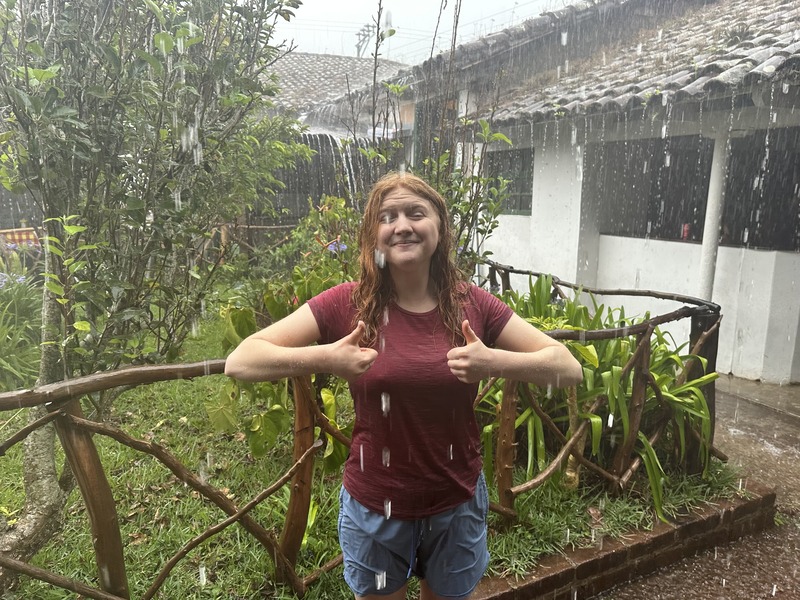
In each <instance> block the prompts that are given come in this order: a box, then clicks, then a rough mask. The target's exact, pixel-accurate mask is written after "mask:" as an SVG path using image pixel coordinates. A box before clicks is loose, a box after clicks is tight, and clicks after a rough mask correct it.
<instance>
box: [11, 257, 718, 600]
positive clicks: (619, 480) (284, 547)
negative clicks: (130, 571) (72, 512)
mask: <svg viewBox="0 0 800 600" xmlns="http://www.w3.org/2000/svg"><path fill="white" fill-rule="evenodd" d="M488 264H489V268H490V273H489V280H490V281H491V283H492V285H493V286H496V287H497V289H503V290H505V289H509V288H510V276H511V274H514V273H518V274H524V275H530V276H534V277H536V276H539V275H540V274H539V273H536V272H532V271H523V270H517V269H514V268H512V267H508V266H505V265H500V264H497V263H491V262H490V263H488ZM498 278H499V280H500V281H499V282H498ZM565 288H567V289H569V288H572V289H576V290H577V289H581V290H582V291H584V292H589V293H595V294H602V295H619V296H648V297H653V298H660V299H666V300H673V301H676V302H679V303H682V304H683V306H681V307H680V308H678V309H677V310H675V311H672V312H670V313H667V314H663V315H658V316H655V317H653V318H651V319H649V320H647V321H645V322H642V323H639V324H636V325H631V326H628V327H624V328H618V329H605V330H597V331H575V330H557V331H551V332H548V333H549V334H550V335H551V336H552V337H553V338H555V339H563V340H579V341H581V342H582V341H584V340H585V341H589V340H600V339H610V338H618V337H629V336H632V335H634V336H636V339H637V348H636V351H635V352H634V353H633V354H632V357H631V360H630V361H629V363H628V364H627V365H625V366H624V369H623V373H625V374H626V375H628V374H630V372H631V371H633V381H634V383H633V388H632V393H631V400H630V407H631V414H630V422H631V423H632V424H635V426H633V425H632V426H631V427H630V429H629V436H628V439H625V440H623V441H622V443H620V445H619V446H618V449H617V451H616V455H615V456H614V459H613V462H612V467H611V468H610V469H605V468H603V467H601V466H600V465H598V464H596V463H595V462H593V461H592V460H590V459H589V458H587V457H585V456H584V452H583V450H582V448H581V449H579V448H578V446H577V442H578V440H580V439H581V438H582V437H583V435H584V432H585V430H586V428H587V426H588V425H587V424H588V420H584V421H583V422H581V423H579V424H577V429H575V430H573V431H571V432H570V433H571V435H569V439H568V438H567V436H566V435H565V434H564V432H563V431H562V429H561V428H559V427H558V426H557V425H556V424H555V422H554V421H553V419H552V418H551V417H550V416H549V415H548V414H547V413H546V412H545V411H544V410H543V409H542V407H541V406H540V405H539V403H538V402H537V400H536V395H535V394H534V393H532V392H531V388H530V387H529V386H527V385H519V384H518V383H517V382H514V381H505V382H503V384H502V385H503V390H504V393H503V396H502V404H501V408H500V414H499V428H498V441H497V449H496V453H495V459H494V472H495V480H496V481H495V482H496V485H497V488H498V498H499V501H498V502H497V503H492V504H491V506H490V508H491V509H492V510H493V511H495V512H497V513H499V514H501V515H503V516H504V517H505V518H507V519H509V520H513V519H514V518H515V517H516V512H515V510H514V501H515V498H517V497H519V496H520V495H521V494H523V493H525V492H527V491H530V490H532V489H534V488H536V487H537V486H539V485H541V484H542V483H543V482H544V481H545V480H547V479H548V478H549V477H550V476H552V475H553V474H554V473H555V472H557V471H559V470H560V469H561V468H562V466H563V464H564V462H565V461H566V460H567V459H568V457H570V456H572V457H574V460H576V461H577V462H578V463H580V464H581V465H583V466H585V467H586V468H587V469H590V470H592V471H593V472H595V473H597V474H598V475H599V476H600V477H602V478H603V479H605V480H606V481H608V483H609V486H610V487H611V488H613V489H618V490H622V489H624V488H625V487H626V486H627V485H628V483H629V481H630V479H631V477H632V475H633V473H634V472H635V471H636V470H637V469H638V468H639V466H640V464H641V459H640V458H639V456H638V455H637V454H636V453H635V452H634V451H633V447H634V443H635V441H636V436H637V435H638V432H639V419H640V417H641V414H642V409H643V405H644V397H645V393H646V390H647V388H648V387H650V388H651V389H654V390H655V388H657V386H654V382H653V381H652V376H649V371H648V366H649V349H650V343H651V339H650V338H651V335H652V333H653V331H654V329H655V327H656V326H658V325H661V324H665V323H669V322H673V321H678V320H680V319H685V318H690V319H691V335H690V346H691V349H692V353H693V354H696V355H700V356H704V357H705V358H706V359H707V361H708V363H707V370H708V371H712V370H714V368H715V359H716V350H717V341H718V337H717V336H718V326H719V320H720V310H719V307H718V306H717V305H715V304H712V303H710V302H705V301H702V300H698V299H696V298H690V297H687V296H681V295H675V294H663V293H659V292H652V291H642V290H615V291H608V290H597V289H591V288H587V287H585V286H580V287H579V286H577V285H575V284H571V283H568V282H564V281H560V280H559V279H557V278H553V290H554V292H555V293H556V294H558V295H560V296H562V297H566V296H565V294H564V289H565ZM224 364H225V361H224V359H217V360H207V361H204V362H200V363H193V364H183V365H163V366H146V367H131V368H126V369H121V370H118V371H114V372H106V373H98V374H95V375H90V376H87V377H81V378H78V379H73V380H70V381H64V382H60V383H54V384H50V385H46V386H42V387H39V388H36V389H31V390H18V391H14V392H8V393H3V394H0V411H10V410H18V409H20V408H26V407H29V408H32V407H37V406H44V407H45V408H46V410H47V414H46V416H44V417H42V418H41V419H39V420H38V421H36V422H34V423H31V424H29V425H28V426H26V427H24V428H23V429H21V430H19V431H18V432H16V433H15V434H14V435H13V436H11V437H10V438H9V439H7V440H6V441H4V442H2V443H0V457H2V456H3V455H4V454H5V453H6V452H7V451H8V449H9V448H10V447H12V446H13V445H15V444H17V443H19V442H21V441H22V440H24V439H25V438H26V437H27V436H28V435H29V434H30V433H31V432H33V431H34V430H36V429H37V428H39V427H44V426H46V425H48V424H50V423H52V424H53V425H54V426H55V428H56V431H57V432H58V436H59V439H60V442H61V444H62V446H63V449H64V453H65V455H66V458H67V460H68V461H69V465H70V467H71V469H72V471H73V472H74V474H75V478H76V481H77V483H78V486H79V488H80V491H81V494H82V497H83V501H84V503H85V505H86V509H87V514H88V517H89V522H90V526H91V529H92V534H93V538H94V539H95V540H96V541H95V544H94V547H95V559H96V564H97V571H98V575H99V577H98V579H99V584H100V588H93V587H91V586H89V585H86V584H84V583H82V582H80V581H77V580H74V579H69V578H66V577H64V576H61V575H59V574H57V573H54V572H51V571H47V570H45V569H42V568H39V567H36V566H34V565H31V564H29V563H26V562H24V561H20V560H16V559H14V558H13V557H11V556H9V555H7V554H5V553H0V567H2V568H5V569H10V570H13V571H15V572H18V573H21V574H23V575H26V576H30V577H34V578H37V579H40V580H42V581H45V582H48V583H50V584H52V585H53V586H56V587H59V588H63V589H66V590H70V591H73V592H76V593H78V594H81V595H83V596H84V597H87V598H97V599H99V600H122V599H125V600H129V599H130V591H129V589H128V580H127V573H126V565H125V560H124V556H123V544H122V538H121V534H120V528H119V521H118V518H117V511H116V503H115V500H114V498H113V496H112V493H111V488H110V486H109V482H108V479H107V477H106V474H105V471H104V469H103V464H102V461H101V457H100V456H99V454H98V451H97V449H96V447H95V445H94V442H93V439H92V438H93V435H95V434H99V435H105V436H108V437H109V438H112V439H114V440H116V441H117V442H119V443H121V444H124V445H126V446H129V447H131V448H133V449H135V450H137V451H139V452H142V453H145V454H149V455H151V456H153V457H155V458H156V459H157V460H158V461H160V462H161V463H162V464H163V465H164V466H165V467H166V468H167V469H168V470H170V471H171V472H172V473H173V474H174V475H175V476H176V477H177V478H178V479H179V480H180V481H182V482H184V483H185V484H186V485H188V486H190V487H191V488H192V489H193V490H195V491H196V492H198V493H199V494H201V495H202V496H203V497H204V498H205V499H206V500H208V501H209V502H211V503H213V504H214V505H216V506H217V507H218V508H219V509H220V510H221V511H222V513H224V514H225V515H227V518H225V519H224V520H222V521H220V522H219V523H218V524H216V525H214V526H213V527H210V528H209V529H207V530H206V531H204V532H203V533H202V534H200V535H198V536H196V537H194V538H193V539H191V540H189V541H187V542H186V543H185V544H184V546H183V547H181V548H180V549H179V550H178V551H177V552H175V554H174V555H173V556H172V557H171V558H170V559H169V560H168V561H166V562H165V563H164V565H163V567H162V568H161V570H160V572H159V573H157V574H156V575H155V578H154V579H153V582H152V584H151V585H150V587H149V588H148V590H147V591H146V592H145V594H144V595H143V596H142V598H143V599H145V600H146V599H149V598H153V597H155V596H156V595H157V593H158V590H159V589H160V587H161V586H162V584H163V583H164V581H165V580H166V579H167V577H168V576H169V574H170V572H171V571H172V569H173V568H174V567H175V565H176V564H178V562H180V560H182V559H183V558H184V557H186V556H187V555H188V554H189V553H190V552H191V551H192V550H193V549H194V548H196V547H197V546H199V545H200V544H201V543H203V542H204V541H206V540H208V539H209V538H211V537H212V536H214V535H216V534H218V533H219V532H220V531H222V530H223V529H225V528H227V527H229V526H231V525H233V524H235V523H238V524H239V526H240V527H242V528H243V529H244V530H245V531H247V532H248V533H249V534H250V535H252V536H253V537H254V538H255V539H256V540H258V542H259V543H260V544H261V545H262V546H263V547H264V549H265V551H266V554H267V555H268V556H269V557H270V558H271V559H272V560H273V561H274V563H275V572H276V576H277V578H278V579H279V580H280V581H281V582H283V583H286V584H288V585H289V586H291V588H292V589H293V590H294V592H295V593H296V594H297V595H298V596H303V595H304V593H305V592H306V590H307V589H308V587H309V586H310V585H312V584H313V583H314V582H315V581H317V580H318V579H319V578H320V576H321V575H322V574H323V573H325V572H327V571H330V570H331V569H333V568H335V567H337V566H338V565H339V564H341V556H339V557H337V558H336V559H334V560H332V561H330V562H328V563H327V564H325V565H323V566H322V567H321V568H319V569H317V570H316V571H314V572H313V573H311V574H309V575H307V576H306V577H300V576H299V575H298V573H297V570H296V564H297V557H298V552H299V550H300V546H301V543H302V540H303V536H304V534H305V527H306V523H307V521H308V512H309V508H310V503H311V477H312V472H313V456H314V454H315V451H316V449H317V448H318V447H319V446H320V442H319V440H317V439H316V438H315V436H314V427H315V426H319V427H320V428H321V429H322V430H323V431H325V432H326V433H328V434H330V435H331V436H333V437H334V438H335V439H337V440H338V441H340V442H341V443H343V444H345V445H347V446H349V445H350V441H349V439H347V437H346V436H345V435H343V434H342V433H341V432H340V431H339V430H338V429H336V428H335V427H334V426H333V425H332V424H331V423H330V422H329V421H328V419H327V418H326V417H325V415H324V414H323V412H322V411H321V410H320V408H319V404H318V402H317V399H316V398H315V397H314V392H313V391H312V390H313V389H314V388H313V387H312V385H311V380H310V378H307V377H305V378H295V379H293V390H294V398H293V399H294V408H295V410H294V460H295V462H294V464H293V465H292V466H291V468H289V469H288V470H287V471H286V473H285V474H284V475H283V476H282V477H280V478H279V479H278V480H277V481H275V482H274V483H273V484H272V485H270V486H269V487H267V488H265V489H264V490H263V491H261V492H260V493H259V494H258V495H256V496H255V497H254V498H253V499H251V500H250V501H249V502H247V503H246V504H243V505H238V504H236V503H234V502H233V501H232V500H230V499H229V498H228V496H227V495H226V494H225V493H223V491H221V490H220V489H217V488H215V487H214V486H211V485H209V484H208V483H207V482H206V481H205V480H204V478H202V477H201V476H199V475H198V474H195V473H194V472H192V471H191V470H190V469H188V468H187V467H185V466H184V465H183V464H181V462H180V461H179V460H178V459H177V458H176V457H175V456H174V455H173V454H172V453H171V452H170V451H169V450H168V449H167V448H164V447H162V446H160V445H158V444H156V443H153V442H150V441H145V440H141V439H135V438H133V437H131V436H129V435H128V434H126V433H125V432H124V431H123V430H122V429H120V428H118V427H115V426H113V425H110V424H108V423H101V422H96V421H91V420H88V419H86V418H85V417H84V415H83V413H82V410H81V405H80V398H81V397H83V396H85V395H87V394H91V393H95V392H99V391H103V390H108V389H112V388H117V387H123V386H124V387H131V386H138V385H146V384H151V383H155V382H158V381H166V380H174V379H193V378H196V377H205V376H216V375H220V374H222V373H223V372H224ZM695 368H697V365H695V366H691V365H687V366H686V367H685V369H684V374H685V375H688V376H690V377H691V374H689V373H688V372H689V371H690V370H692V369H695ZM495 385H498V382H497V381H496V380H491V381H489V382H487V383H486V385H485V386H484V387H483V388H482V389H481V391H480V393H479V395H478V397H477V398H476V400H475V405H476V406H477V404H478V402H479V401H480V400H481V399H482V398H483V397H484V396H485V395H486V394H487V393H489V392H490V390H491V389H492V388H493V386H495ZM704 391H705V395H706V399H707V403H708V406H709V409H710V414H711V416H712V432H713V415H714V386H713V385H709V386H707V387H706V389H705V390H704ZM520 396H521V397H522V400H523V401H524V402H525V403H527V404H528V405H529V406H530V407H531V408H532V410H533V411H535V412H536V414H537V415H538V416H539V418H540V419H541V420H542V422H543V423H544V424H545V426H546V428H547V429H548V431H549V432H550V433H551V434H552V435H553V436H554V437H555V438H556V439H558V440H559V441H560V443H561V444H562V447H561V449H560V450H559V451H558V452H557V453H556V455H555V458H554V459H553V460H552V462H551V463H550V464H549V465H547V467H546V468H544V469H543V470H541V471H540V472H539V473H538V474H537V475H536V477H534V478H533V479H531V480H530V481H527V482H525V483H523V484H521V485H517V486H514V485H513V481H512V474H513V466H514V460H515V439H514V429H515V419H516V416H517V404H518V402H519V400H520ZM606 401H607V398H606V397H604V396H599V397H598V398H597V399H596V400H595V402H594V404H593V405H592V406H591V408H589V409H588V410H589V412H590V413H595V412H597V410H598V408H599V407H601V406H602V405H603V403H604V402H606ZM665 424H666V420H662V421H661V422H660V423H659V424H657V425H656V427H655V429H654V430H653V431H649V432H647V433H646V435H647V436H648V439H650V440H651V442H655V441H656V440H657V439H658V437H659V436H660V435H661V434H662V432H663V428H664V426H665ZM712 451H713V452H716V451H714V449H713V447H712ZM717 454H718V455H719V453H717ZM287 483H290V484H291V485H290V500H289V505H288V511H287V514H286V518H285V522H284V526H283V530H282V532H281V534H280V536H279V537H278V538H276V536H275V535H274V534H273V533H272V532H270V531H269V530H268V529H266V528H265V527H263V526H262V525H260V524H259V523H258V522H257V521H256V520H255V519H253V518H252V517H251V516H250V514H249V513H250V511H251V510H252V509H253V508H254V507H255V506H257V505H258V504H259V503H260V502H263V501H264V500H265V499H266V498H268V497H269V496H270V495H272V494H274V493H275V492H277V491H278V490H279V489H280V488H281V487H282V486H284V485H286V484H287Z"/></svg>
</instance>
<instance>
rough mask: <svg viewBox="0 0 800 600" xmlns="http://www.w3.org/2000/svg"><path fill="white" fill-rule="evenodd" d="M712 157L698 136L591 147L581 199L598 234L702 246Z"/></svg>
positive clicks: (709, 144)
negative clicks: (594, 207) (591, 205)
mask: <svg viewBox="0 0 800 600" xmlns="http://www.w3.org/2000/svg"><path fill="white" fill-rule="evenodd" d="M712 153H713V141H711V140H709V139H706V138H702V137H701V136H679V137H671V138H666V139H645V140H631V141H622V142H609V143H604V144H589V145H588V147H587V151H586V156H585V164H584V179H583V189H582V194H583V196H584V198H587V199H588V200H589V201H594V202H597V203H598V204H599V206H600V218H599V223H598V226H599V229H600V233H602V234H607V235H619V236H627V237H641V238H644V237H651V238H655V239H661V240H685V241H700V240H701V239H702V237H703V223H704V221H705V206H706V198H707V196H708V182H709V175H710V172H711V159H712Z"/></svg>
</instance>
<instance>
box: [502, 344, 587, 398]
mask: <svg viewBox="0 0 800 600" xmlns="http://www.w3.org/2000/svg"><path fill="white" fill-rule="evenodd" d="M491 352H492V358H491V359H490V361H489V376H491V377H503V378H505V379H512V380H516V381H524V382H527V383H533V384H535V385H538V386H543V387H544V386H554V387H559V388H563V387H568V386H571V385H577V384H578V383H580V381H581V380H582V379H583V369H582V368H581V366H580V363H579V362H578V361H577V360H575V358H574V357H573V356H572V354H570V352H569V350H567V348H566V347H564V346H561V345H558V346H548V347H546V348H542V349H541V350H537V351H536V352H514V351H509V350H500V349H492V350H491Z"/></svg>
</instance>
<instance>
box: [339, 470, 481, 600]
mask: <svg viewBox="0 0 800 600" xmlns="http://www.w3.org/2000/svg"><path fill="white" fill-rule="evenodd" d="M488 510H489V493H488V491H487V489H486V479H485V478H484V476H483V473H482V472H481V474H480V476H479V477H478V483H477V485H476V487H475V495H474V496H473V497H472V499H470V500H468V501H466V502H464V503H463V504H460V505H459V506H456V507H455V508H452V509H450V510H446V511H444V512H441V513H439V514H436V515H433V516H431V517H427V518H424V519H417V520H400V519H391V518H389V519H387V518H386V517H385V516H384V515H383V514H380V513H376V512H373V511H371V510H369V509H368V508H365V507H364V506H363V505H361V504H360V503H359V502H358V501H357V500H355V499H354V498H353V497H352V496H351V495H350V494H349V493H348V491H347V490H346V489H345V487H344V486H342V490H341V492H340V493H339V544H340V545H341V547H342V553H343V555H344V579H345V582H347V585H349V586H350V589H351V590H352V591H353V593H354V594H356V595H358V596H367V595H369V594H378V595H388V594H393V593H394V592H396V591H397V590H399V589H400V588H402V587H403V586H404V585H405V584H406V582H407V581H408V580H409V579H410V578H411V576H412V575H416V576H417V577H419V578H420V579H425V581H426V582H427V584H428V586H429V587H430V588H431V591H433V592H434V593H436V594H437V595H439V596H444V597H445V598H453V599H458V598H466V597H467V596H469V594H470V593H471V592H472V591H473V590H474V589H475V586H476V585H478V582H479V581H480V579H481V577H483V573H484V572H485V571H486V567H487V566H488V565H489V551H488V550H487V547H486V516H487V513H488Z"/></svg>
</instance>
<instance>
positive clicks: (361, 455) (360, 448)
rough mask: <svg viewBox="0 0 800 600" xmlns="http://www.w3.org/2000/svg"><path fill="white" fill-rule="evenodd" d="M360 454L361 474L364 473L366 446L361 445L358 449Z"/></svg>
mask: <svg viewBox="0 0 800 600" xmlns="http://www.w3.org/2000/svg"><path fill="white" fill-rule="evenodd" d="M358 452H359V455H360V457H361V472H362V473H363V472H364V444H361V445H360V446H359V447H358Z"/></svg>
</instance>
